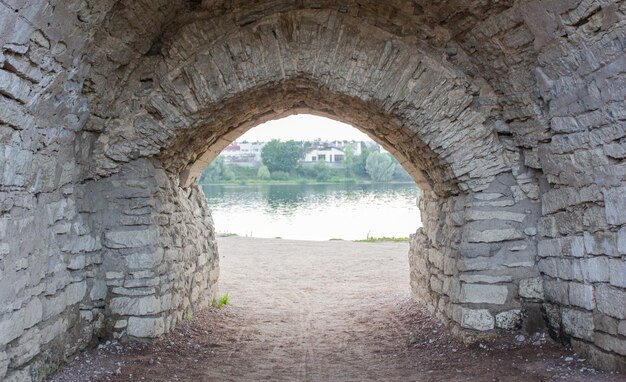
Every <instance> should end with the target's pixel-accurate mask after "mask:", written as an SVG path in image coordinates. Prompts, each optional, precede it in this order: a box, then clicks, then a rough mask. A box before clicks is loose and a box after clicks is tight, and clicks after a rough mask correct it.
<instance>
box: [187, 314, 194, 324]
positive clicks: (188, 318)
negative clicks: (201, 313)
mask: <svg viewBox="0 0 626 382" xmlns="http://www.w3.org/2000/svg"><path fill="white" fill-rule="evenodd" d="M187 321H189V322H191V321H193V315H192V314H189V315H187Z"/></svg>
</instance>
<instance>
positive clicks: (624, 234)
mask: <svg viewBox="0 0 626 382" xmlns="http://www.w3.org/2000/svg"><path fill="white" fill-rule="evenodd" d="M617 252H618V253H619V254H620V255H626V227H622V228H621V229H620V230H619V231H618V232H617Z"/></svg>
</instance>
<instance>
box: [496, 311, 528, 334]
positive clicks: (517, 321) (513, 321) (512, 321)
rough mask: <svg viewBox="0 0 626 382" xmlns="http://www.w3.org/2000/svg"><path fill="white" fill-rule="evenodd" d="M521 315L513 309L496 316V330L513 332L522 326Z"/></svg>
mask: <svg viewBox="0 0 626 382" xmlns="http://www.w3.org/2000/svg"><path fill="white" fill-rule="evenodd" d="M523 318H524V317H523V315H522V312H521V310H519V309H513V310H507V311H506V312H501V313H498V314H496V328H500V329H506V330H514V329H519V328H520V327H521V326H522V320H523Z"/></svg>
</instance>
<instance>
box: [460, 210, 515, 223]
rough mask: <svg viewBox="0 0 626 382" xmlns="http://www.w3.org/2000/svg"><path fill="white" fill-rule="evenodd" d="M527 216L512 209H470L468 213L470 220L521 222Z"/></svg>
mask: <svg viewBox="0 0 626 382" xmlns="http://www.w3.org/2000/svg"><path fill="white" fill-rule="evenodd" d="M525 218H526V214H521V213H517V212H510V211H480V210H476V209H471V210H469V212H468V214H467V219H468V220H470V221H472V220H475V221H478V220H491V219H496V220H508V221H515V222H519V223H521V222H523V221H524V219H525Z"/></svg>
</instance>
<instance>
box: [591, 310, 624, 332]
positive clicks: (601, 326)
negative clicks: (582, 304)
mask: <svg viewBox="0 0 626 382" xmlns="http://www.w3.org/2000/svg"><path fill="white" fill-rule="evenodd" d="M618 323H619V320H618V319H616V318H613V317H609V316H607V315H604V314H594V315H593V324H594V326H595V329H596V330H599V331H601V332H605V333H609V334H617V332H618Z"/></svg>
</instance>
